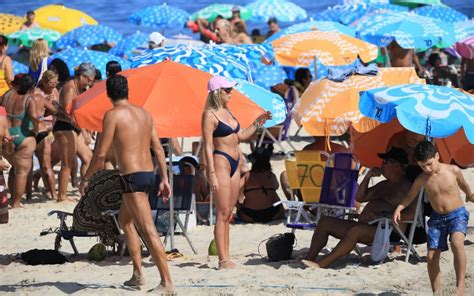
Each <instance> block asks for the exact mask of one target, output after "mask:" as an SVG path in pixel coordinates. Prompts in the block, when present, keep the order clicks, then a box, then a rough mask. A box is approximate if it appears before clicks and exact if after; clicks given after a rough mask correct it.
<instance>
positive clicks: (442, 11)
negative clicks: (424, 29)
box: [412, 5, 469, 23]
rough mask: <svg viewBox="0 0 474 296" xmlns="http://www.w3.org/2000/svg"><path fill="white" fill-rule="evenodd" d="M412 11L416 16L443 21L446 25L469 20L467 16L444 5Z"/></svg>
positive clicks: (427, 6)
mask: <svg viewBox="0 0 474 296" xmlns="http://www.w3.org/2000/svg"><path fill="white" fill-rule="evenodd" d="M412 11H413V12H414V13H416V14H418V15H422V16H427V17H432V18H435V19H439V20H443V21H445V22H447V23H455V22H461V21H466V20H468V19H469V18H468V17H467V15H465V14H463V13H461V12H459V11H457V10H455V9H452V8H450V7H448V6H444V5H426V6H421V7H418V8H415V9H413V10H412Z"/></svg>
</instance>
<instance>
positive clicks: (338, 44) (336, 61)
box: [272, 31, 378, 67]
mask: <svg viewBox="0 0 474 296" xmlns="http://www.w3.org/2000/svg"><path fill="white" fill-rule="evenodd" d="M272 46H273V51H274V52H275V58H276V60H277V61H278V62H279V63H280V64H282V65H285V66H297V67H307V66H309V65H311V64H312V63H313V62H314V60H315V59H318V60H319V61H320V62H321V63H322V64H324V65H326V66H337V65H347V64H351V63H353V62H354V61H355V60H356V59H357V58H360V59H361V60H362V61H363V62H366V63H367V62H370V61H372V60H374V59H375V58H376V57H377V55H378V49H377V46H375V45H373V44H370V43H367V42H364V41H362V40H359V39H356V38H353V37H350V36H347V35H345V34H342V33H337V32H321V31H312V32H305V33H297V34H292V35H288V36H285V37H282V38H279V39H277V40H275V41H273V42H272Z"/></svg>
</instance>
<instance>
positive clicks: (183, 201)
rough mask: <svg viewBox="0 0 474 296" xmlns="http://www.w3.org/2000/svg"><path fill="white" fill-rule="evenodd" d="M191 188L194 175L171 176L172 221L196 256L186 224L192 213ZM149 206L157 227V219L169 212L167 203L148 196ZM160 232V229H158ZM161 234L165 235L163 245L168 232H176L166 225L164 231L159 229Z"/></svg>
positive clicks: (172, 226)
mask: <svg viewBox="0 0 474 296" xmlns="http://www.w3.org/2000/svg"><path fill="white" fill-rule="evenodd" d="M193 188H194V175H183V174H180V175H174V176H173V192H172V194H173V200H174V213H173V217H174V221H176V223H177V225H178V226H179V228H180V230H181V232H180V233H181V234H183V235H184V237H185V238H186V240H187V241H188V244H189V246H190V247H191V249H192V250H193V252H194V254H197V251H196V249H195V248H194V245H193V243H192V241H191V238H190V237H189V235H188V224H189V221H190V220H189V217H190V215H191V214H192V212H193V210H194V209H193V207H192V204H193ZM150 205H151V209H152V211H153V210H154V211H156V216H155V217H156V218H155V225H156V226H157V228H159V227H158V225H157V224H158V217H159V215H160V214H163V213H165V212H169V211H170V205H169V203H164V202H163V199H162V198H156V197H154V196H150ZM183 214H184V216H185V221H184V222H183V221H182V220H181V215H183ZM159 230H160V229H159ZM161 230H162V232H164V233H165V239H164V245H165V247H166V244H167V242H168V237H169V236H170V232H171V231H173V232H174V233H177V232H176V229H175V225H167V226H165V229H161Z"/></svg>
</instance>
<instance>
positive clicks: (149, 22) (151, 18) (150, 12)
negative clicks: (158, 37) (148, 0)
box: [129, 3, 189, 29]
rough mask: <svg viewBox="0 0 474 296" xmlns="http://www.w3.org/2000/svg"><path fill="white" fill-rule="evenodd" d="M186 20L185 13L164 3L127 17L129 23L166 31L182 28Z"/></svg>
mask: <svg viewBox="0 0 474 296" xmlns="http://www.w3.org/2000/svg"><path fill="white" fill-rule="evenodd" d="M188 19H189V14H188V13H187V12H186V11H184V10H182V9H180V8H177V7H174V6H169V5H167V4H166V3H164V4H162V5H155V6H150V7H147V8H145V9H142V10H139V11H137V12H135V13H134V14H132V15H131V16H130V17H129V20H130V22H131V23H133V24H136V25H139V26H147V27H157V28H167V29H172V28H175V27H179V26H181V27H183V26H184V23H186V21H187V20H188Z"/></svg>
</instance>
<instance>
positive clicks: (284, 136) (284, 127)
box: [257, 113, 296, 154]
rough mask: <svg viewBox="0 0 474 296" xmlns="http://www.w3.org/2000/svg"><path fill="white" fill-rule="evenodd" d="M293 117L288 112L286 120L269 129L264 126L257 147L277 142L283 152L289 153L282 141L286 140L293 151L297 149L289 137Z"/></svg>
mask: <svg viewBox="0 0 474 296" xmlns="http://www.w3.org/2000/svg"><path fill="white" fill-rule="evenodd" d="M291 119H292V118H291V114H290V113H287V115H286V118H285V121H283V123H282V124H280V125H276V126H272V127H271V128H268V129H267V128H265V127H263V128H262V133H261V134H260V136H259V138H258V140H257V147H262V146H264V145H268V144H276V145H278V147H279V148H280V150H281V152H283V153H284V154H288V151H287V150H286V149H285V147H283V145H282V142H286V143H287V144H288V145H289V146H290V147H291V149H292V150H293V151H294V150H296V148H295V146H293V144H292V143H291V141H290V138H289V137H288V132H289V130H290V124H291ZM275 135H276V136H275Z"/></svg>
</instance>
